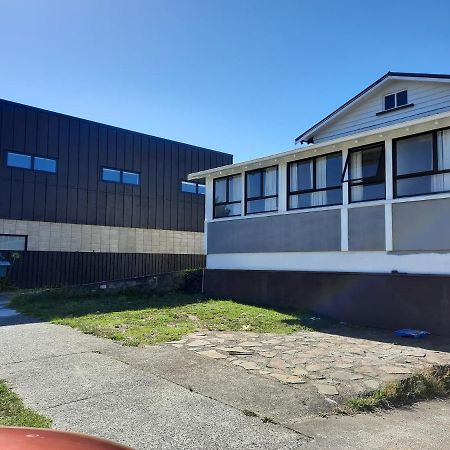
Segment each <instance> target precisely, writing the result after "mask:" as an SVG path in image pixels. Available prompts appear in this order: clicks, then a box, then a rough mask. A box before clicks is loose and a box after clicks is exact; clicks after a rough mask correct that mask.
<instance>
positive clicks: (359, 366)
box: [169, 328, 450, 399]
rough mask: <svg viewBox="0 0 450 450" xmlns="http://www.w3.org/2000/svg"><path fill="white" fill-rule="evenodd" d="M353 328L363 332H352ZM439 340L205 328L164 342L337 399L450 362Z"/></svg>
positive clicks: (374, 333)
mask: <svg viewBox="0 0 450 450" xmlns="http://www.w3.org/2000/svg"><path fill="white" fill-rule="evenodd" d="M343 331H346V333H343ZM358 333H360V334H361V333H362V334H363V335H362V336H358V337H355V336H353V337H352V334H353V335H354V334H358ZM343 334H348V335H350V336H348V335H343ZM364 334H365V335H364ZM440 342H441V343H442V342H444V345H441V347H442V351H438V350H435V349H434V348H433V347H430V348H433V349H428V348H423V347H424V346H426V345H428V344H430V341H427V340H423V341H421V340H415V339H404V338H403V339H400V338H395V337H394V336H392V333H389V332H384V331H373V330H367V329H361V330H359V329H352V328H347V329H345V328H341V329H339V331H338V333H325V332H310V331H301V332H296V333H293V334H288V335H279V334H277V335H276V334H256V333H248V332H234V333H230V332H212V331H206V332H204V333H203V332H202V333H200V332H198V333H193V334H190V335H187V336H186V337H185V338H183V339H181V340H180V341H176V342H170V343H169V345H172V346H175V347H177V348H182V347H185V348H186V349H189V350H190V351H193V352H196V353H197V354H199V355H202V356H204V357H207V358H213V359H216V360H220V361H222V362H223V363H225V364H233V365H235V366H238V367H240V368H242V370H246V371H249V372H252V373H254V374H258V375H260V376H262V377H268V378H272V379H275V380H278V381H279V382H281V383H285V384H289V385H291V386H292V387H294V388H297V389H302V387H303V385H307V384H308V385H312V386H314V387H315V389H317V392H318V393H319V394H321V395H324V396H326V397H334V398H336V399H338V398H339V396H340V397H343V398H348V397H353V396H356V395H358V394H362V393H365V392H370V391H373V390H376V389H378V388H380V387H381V386H382V385H384V384H385V383H387V382H390V381H394V380H399V379H402V378H405V377H407V376H409V375H410V374H412V373H413V372H415V371H417V370H420V369H424V368H426V367H428V366H432V365H433V364H450V353H449V350H450V347H449V345H448V340H442V341H440Z"/></svg>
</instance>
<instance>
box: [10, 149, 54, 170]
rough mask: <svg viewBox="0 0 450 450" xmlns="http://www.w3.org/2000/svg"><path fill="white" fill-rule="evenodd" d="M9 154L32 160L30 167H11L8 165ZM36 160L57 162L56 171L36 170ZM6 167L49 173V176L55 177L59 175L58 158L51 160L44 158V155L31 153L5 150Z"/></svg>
mask: <svg viewBox="0 0 450 450" xmlns="http://www.w3.org/2000/svg"><path fill="white" fill-rule="evenodd" d="M9 154H13V155H20V156H27V157H29V158H30V167H18V166H11V165H9V164H8V155H9ZM35 158H40V159H48V160H49V161H54V162H55V166H56V170H55V171H54V172H50V171H48V170H41V169H36V168H35V164H34V159H35ZM4 166H5V167H6V168H8V169H19V170H29V171H31V172H41V173H49V174H53V175H55V174H57V173H58V159H57V158H49V157H48V156H44V155H33V154H31V153H24V152H18V151H15V150H5V155H4Z"/></svg>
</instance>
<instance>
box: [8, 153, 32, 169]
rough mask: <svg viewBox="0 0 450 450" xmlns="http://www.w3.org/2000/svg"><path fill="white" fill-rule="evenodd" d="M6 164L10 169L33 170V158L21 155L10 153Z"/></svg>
mask: <svg viewBox="0 0 450 450" xmlns="http://www.w3.org/2000/svg"><path fill="white" fill-rule="evenodd" d="M6 164H7V165H8V166H9V167H19V168H21V169H31V156H28V155H22V154H20V153H10V152H8V154H7V157H6Z"/></svg>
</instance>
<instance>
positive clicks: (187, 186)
mask: <svg viewBox="0 0 450 450" xmlns="http://www.w3.org/2000/svg"><path fill="white" fill-rule="evenodd" d="M181 191H182V192H188V193H190V194H196V193H197V183H191V182H190V181H182V182H181Z"/></svg>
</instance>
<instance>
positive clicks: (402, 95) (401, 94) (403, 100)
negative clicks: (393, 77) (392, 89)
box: [397, 91, 408, 106]
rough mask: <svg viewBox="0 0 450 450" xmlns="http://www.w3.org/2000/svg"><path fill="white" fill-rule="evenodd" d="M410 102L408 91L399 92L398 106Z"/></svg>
mask: <svg viewBox="0 0 450 450" xmlns="http://www.w3.org/2000/svg"><path fill="white" fill-rule="evenodd" d="M407 103H408V91H401V92H397V106H403V105H406V104H407Z"/></svg>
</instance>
